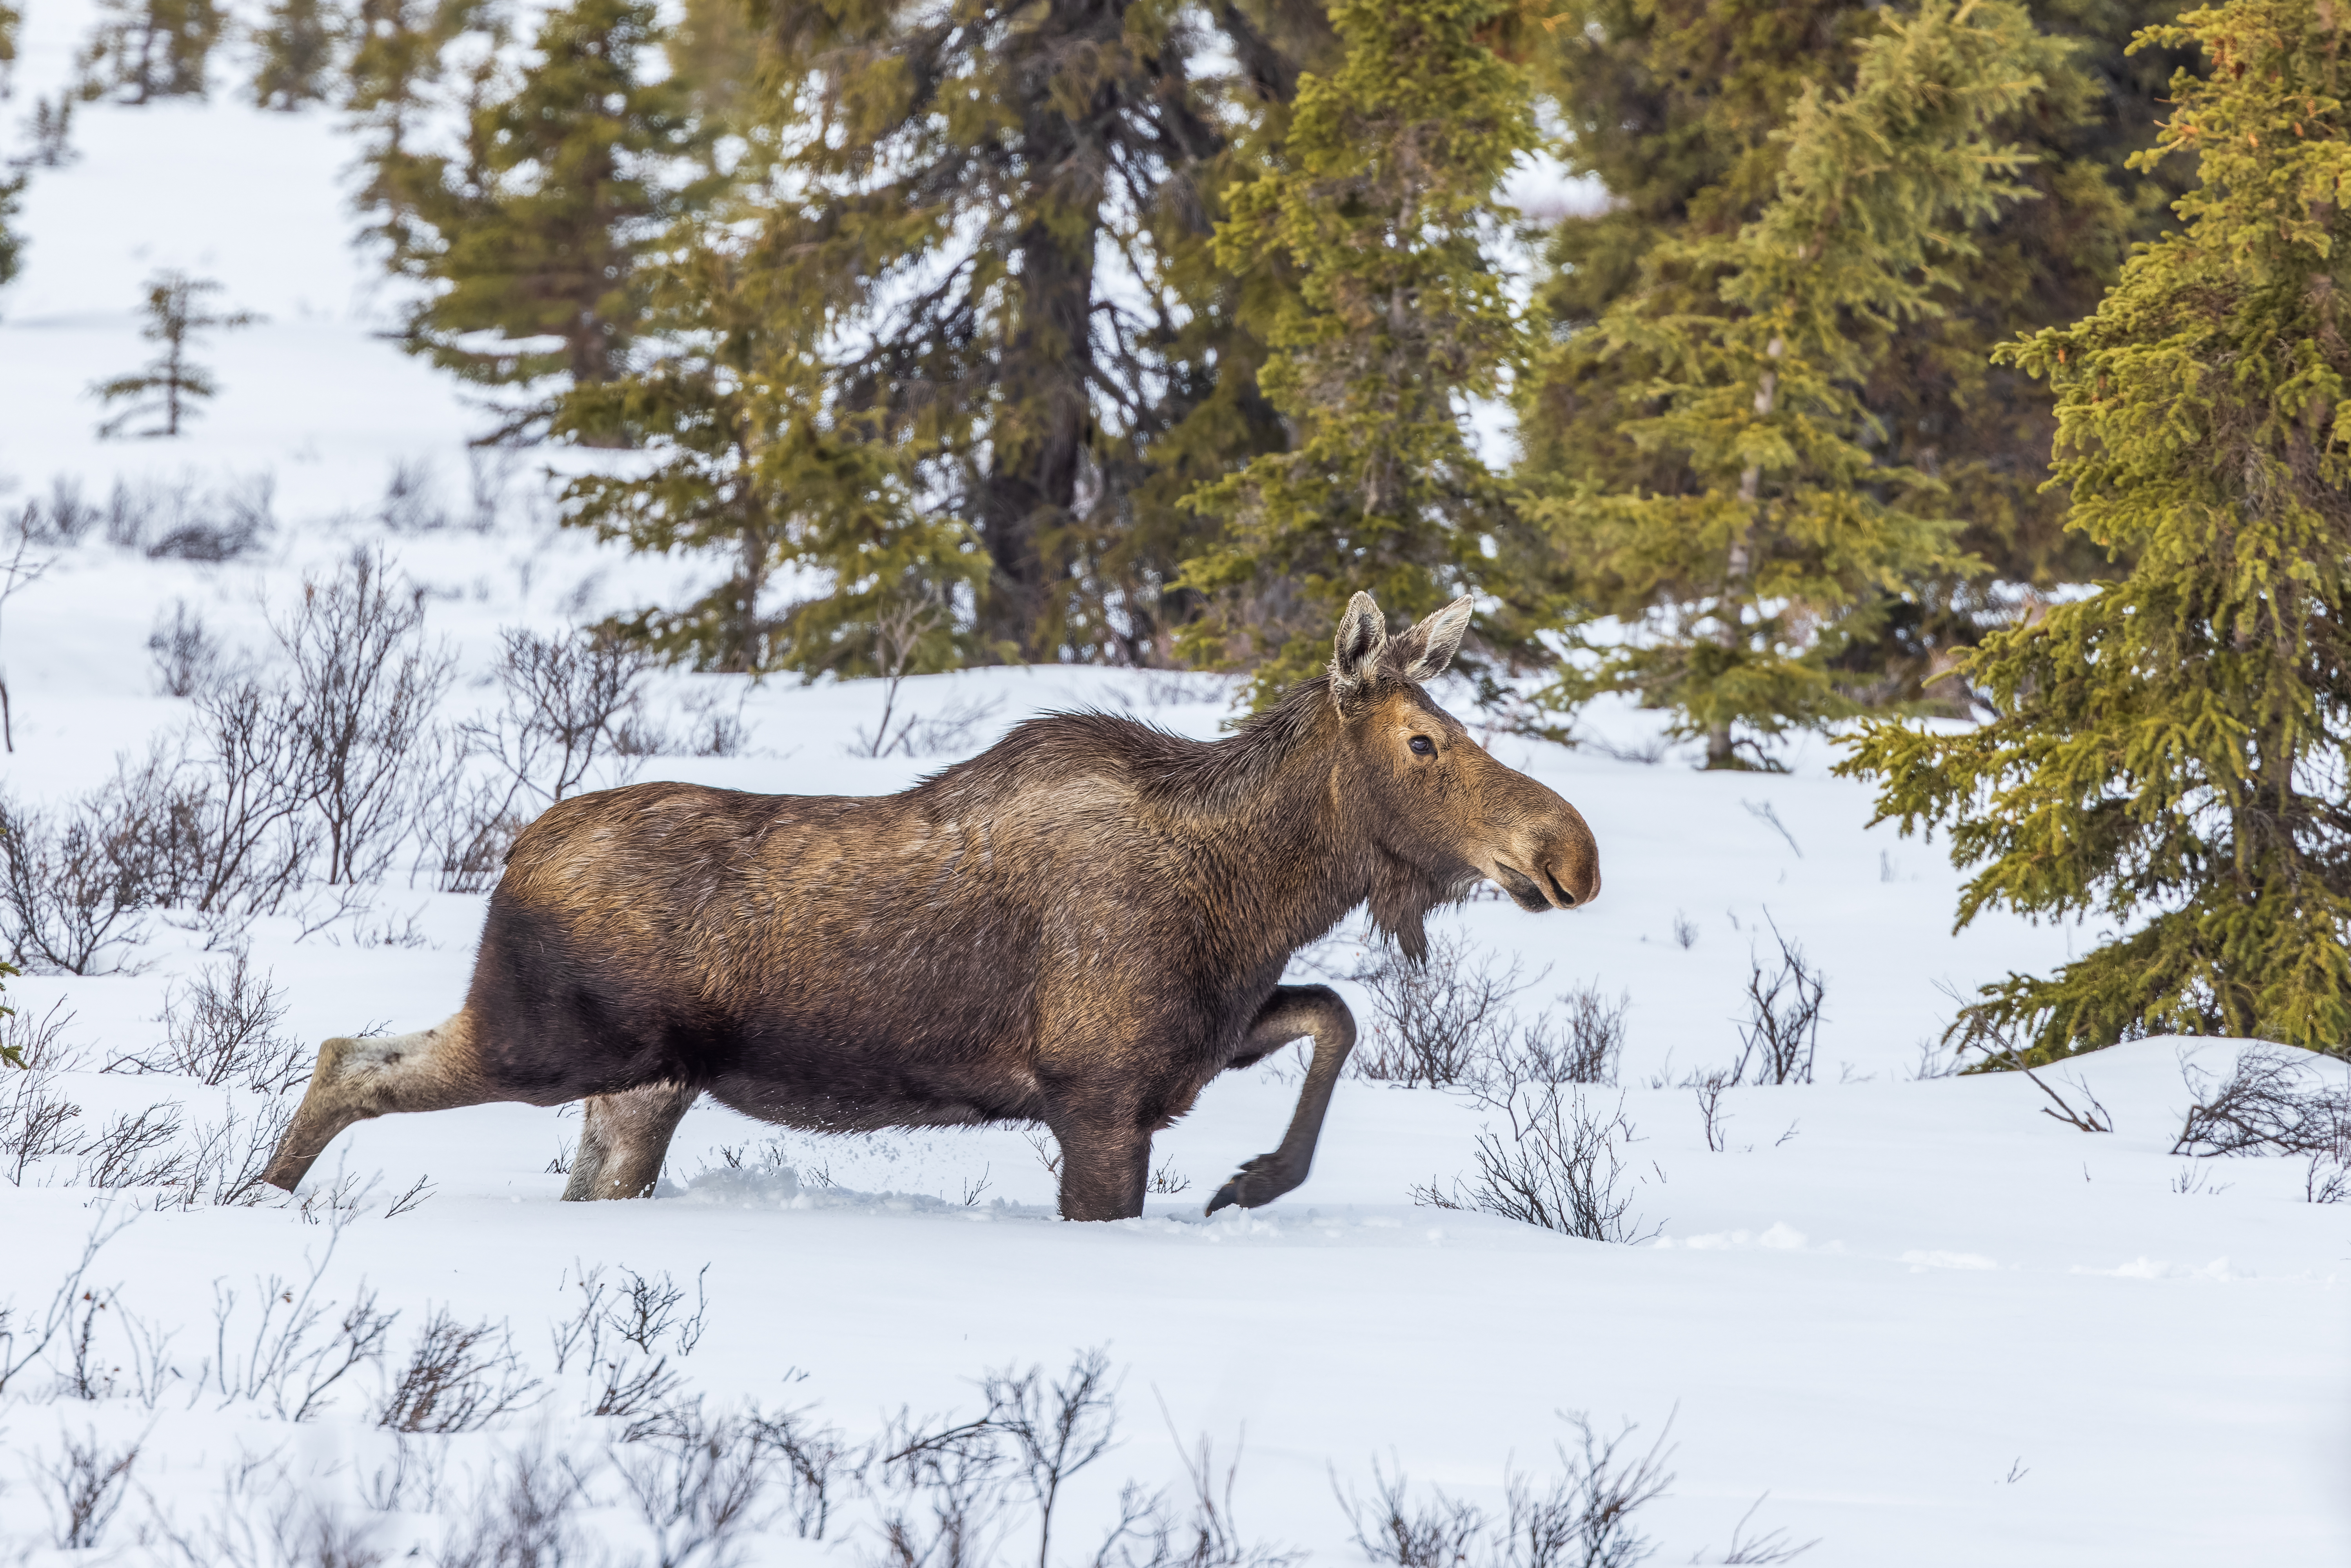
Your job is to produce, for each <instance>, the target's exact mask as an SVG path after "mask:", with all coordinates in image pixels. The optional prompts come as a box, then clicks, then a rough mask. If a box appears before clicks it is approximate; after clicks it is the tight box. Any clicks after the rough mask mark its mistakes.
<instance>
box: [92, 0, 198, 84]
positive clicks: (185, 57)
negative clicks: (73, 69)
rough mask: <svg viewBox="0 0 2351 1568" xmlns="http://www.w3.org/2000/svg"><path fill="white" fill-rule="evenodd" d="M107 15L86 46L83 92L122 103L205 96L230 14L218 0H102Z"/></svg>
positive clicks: (101, 5)
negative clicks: (209, 70)
mask: <svg viewBox="0 0 2351 1568" xmlns="http://www.w3.org/2000/svg"><path fill="white" fill-rule="evenodd" d="M99 10H100V11H101V12H102V13H103V19H102V20H100V21H99V25H98V29H97V31H96V32H94V33H93V34H92V35H91V36H90V40H89V43H88V44H87V45H85V46H84V47H83V49H82V56H81V79H80V83H79V90H80V92H81V96H82V97H83V98H85V99H99V98H105V97H108V96H110V95H112V96H113V97H114V98H115V99H116V101H118V102H121V103H131V104H140V103H148V102H152V100H154V99H159V98H202V97H204V86H205V82H204V74H205V68H206V67H207V65H209V64H210V62H211V59H212V52H213V47H214V45H215V44H218V43H219V42H220V39H221V31H222V29H223V27H224V26H225V25H226V23H227V16H226V15H225V13H224V12H223V11H222V9H221V8H220V7H219V6H218V5H214V0H99Z"/></svg>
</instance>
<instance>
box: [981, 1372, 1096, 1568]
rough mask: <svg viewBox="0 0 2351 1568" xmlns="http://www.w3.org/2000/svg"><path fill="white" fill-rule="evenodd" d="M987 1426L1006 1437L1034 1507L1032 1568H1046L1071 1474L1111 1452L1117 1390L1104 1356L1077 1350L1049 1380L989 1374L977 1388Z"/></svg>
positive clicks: (1041, 1374)
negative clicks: (984, 1406) (984, 1401)
mask: <svg viewBox="0 0 2351 1568" xmlns="http://www.w3.org/2000/svg"><path fill="white" fill-rule="evenodd" d="M980 1387H981V1391H982V1392H983V1393H984V1394H985V1395H986V1396H987V1423H988V1425H989V1426H991V1427H994V1428H995V1429H996V1430H997V1431H998V1432H1000V1433H1002V1434H1003V1435H1004V1436H1005V1437H1008V1438H1010V1439H1011V1442H1012V1448H1013V1455H1012V1459H1013V1463H1014V1465H1015V1466H1016V1467H1017V1468H1018V1469H1019V1474H1020V1476H1021V1478H1022V1479H1024V1480H1025V1481H1027V1483H1028V1486H1029V1494H1030V1496H1031V1497H1032V1498H1033V1499H1034V1500H1035V1502H1036V1505H1037V1568H1051V1561H1052V1549H1053V1510H1054V1508H1055V1506H1056V1505H1057V1504H1058V1503H1059V1502H1060V1500H1061V1488H1062V1486H1063V1485H1064V1484H1066V1483H1067V1482H1068V1480H1069V1479H1070V1478H1071V1477H1072V1476H1074V1475H1076V1474H1077V1473H1078V1472H1079V1471H1081V1470H1082V1469H1085V1468H1086V1467H1087V1466H1089V1465H1091V1464H1092V1463H1093V1462H1094V1461H1095V1460H1096V1459H1099V1458H1102V1455H1104V1454H1106V1453H1108V1452H1109V1451H1110V1447H1111V1444H1112V1442H1113V1440H1114V1439H1115V1437H1117V1433H1118V1391H1117V1388H1116V1386H1115V1385H1113V1383H1112V1382H1111V1381H1110V1358H1109V1357H1108V1356H1107V1355H1105V1354H1103V1353H1102V1351H1100V1350H1088V1351H1081V1352H1080V1353H1079V1354H1078V1355H1077V1356H1076V1358H1075V1359H1073V1360H1072V1361H1071V1363H1070V1368H1069V1371H1068V1372H1066V1373H1065V1374H1063V1375H1061V1376H1060V1377H1058V1378H1055V1379H1054V1380H1053V1381H1052V1382H1050V1383H1048V1382H1046V1381H1045V1369H1044V1368H1043V1367H1041V1366H1032V1367H1030V1368H1029V1370H1028V1371H1027V1372H1024V1373H1019V1374H1015V1373H1014V1372H1013V1371H1012V1369H1011V1368H1009V1367H1007V1368H1005V1369H1004V1370H1003V1371H1002V1372H996V1373H990V1374H989V1375H987V1379H986V1380H985V1381H984V1382H983V1383H982V1384H981V1385H980Z"/></svg>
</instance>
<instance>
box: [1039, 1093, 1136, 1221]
mask: <svg viewBox="0 0 2351 1568" xmlns="http://www.w3.org/2000/svg"><path fill="white" fill-rule="evenodd" d="M1050 1125H1051V1127H1052V1129H1053V1136H1054V1137H1055V1138H1056V1139H1057V1140H1058V1141H1059V1142H1060V1143H1061V1218H1064V1219H1132V1218H1134V1217H1135V1216H1136V1215H1138V1214H1141V1213H1142V1212H1143V1188H1144V1183H1145V1182H1147V1181H1149V1180H1150V1179H1151V1130H1150V1129H1149V1128H1148V1127H1144V1126H1143V1125H1141V1124H1139V1123H1138V1122H1137V1120H1136V1119H1135V1118H1134V1117H1133V1116H1132V1115H1113V1116H1104V1117H1084V1118H1074V1119H1069V1120H1064V1119H1062V1118H1061V1117H1055V1118H1054V1119H1053V1120H1052V1121H1051V1122H1050Z"/></svg>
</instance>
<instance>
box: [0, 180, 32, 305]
mask: <svg viewBox="0 0 2351 1568" xmlns="http://www.w3.org/2000/svg"><path fill="white" fill-rule="evenodd" d="M25 182H26V176H25V175H23V174H16V175H12V176H11V177H9V178H8V179H5V180H0V288H5V287H8V285H9V284H10V283H12V282H14V281H15V280H16V274H18V273H19V272H21V271H23V270H24V268H25V239H24V236H23V235H19V234H18V233H17V232H16V230H15V229H13V228H11V227H9V226H8V220H9V219H10V218H13V217H15V216H16V214H18V213H19V212H21V211H22V210H23V208H24V204H25Z"/></svg>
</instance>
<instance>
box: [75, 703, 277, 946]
mask: <svg viewBox="0 0 2351 1568" xmlns="http://www.w3.org/2000/svg"><path fill="white" fill-rule="evenodd" d="M195 706H196V716H195V720H194V723H193V725H192V727H191V729H190V737H189V743H190V746H191V747H192V748H193V754H191V752H190V751H189V750H185V749H181V748H178V747H158V748H157V749H156V750H155V751H153V752H152V753H151V754H150V756H149V758H148V759H147V761H146V762H145V763H144V764H142V765H141V766H140V767H139V768H135V769H133V768H129V767H127V766H126V767H125V768H122V769H120V771H119V773H118V777H117V782H116V788H118V789H121V790H122V791H124V793H125V794H126V795H127V796H128V797H129V798H131V799H132V800H138V801H140V802H141V805H142V807H143V810H141V814H140V821H141V822H142V823H144V824H146V825H147V826H148V828H149V831H150V837H149V839H148V840H147V841H146V842H144V843H143V844H142V845H141V850H142V853H143V855H144V857H145V858H144V861H143V863H142V871H143V872H144V873H145V880H146V882H147V885H148V887H149V888H150V890H151V892H152V901H153V902H154V903H157V904H164V905H168V906H170V907H172V908H178V909H192V910H198V911H201V912H203V913H204V914H207V915H231V914H234V915H242V916H246V917H250V916H252V915H270V914H276V913H277V911H278V910H279V909H280V908H281V907H283V906H284V905H285V904H286V902H287V900H288V899H289V898H291V897H292V896H293V895H294V894H296V893H297V892H298V891H299V889H300V887H301V884H302V878H303V873H304V871H305V869H306V868H307V867H308V864H309V862H310V861H311V858H312V856H313V855H314V853H315V852H316V847H317V835H316V832H315V830H314V829H313V826H312V824H311V822H310V821H309V820H308V812H307V810H306V809H305V808H306V805H307V803H308V792H309V790H308V779H309V768H308V762H309V759H308V753H307V750H306V748H305V747H304V746H303V744H302V741H301V738H300V732H299V730H298V727H297V716H296V714H295V713H294V707H295V698H294V696H293V695H292V694H291V693H289V692H288V691H287V689H286V688H284V687H283V686H282V685H275V684H273V683H271V682H268V681H266V680H263V679H262V678H261V677H259V676H257V675H255V674H249V673H248V674H237V675H235V676H230V677H225V678H223V679H220V680H217V681H214V683H213V684H211V685H207V686H204V687H201V688H199V689H198V691H197V692H196V694H195Z"/></svg>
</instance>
